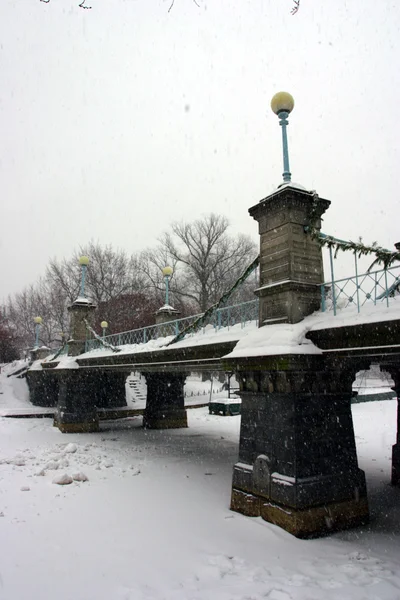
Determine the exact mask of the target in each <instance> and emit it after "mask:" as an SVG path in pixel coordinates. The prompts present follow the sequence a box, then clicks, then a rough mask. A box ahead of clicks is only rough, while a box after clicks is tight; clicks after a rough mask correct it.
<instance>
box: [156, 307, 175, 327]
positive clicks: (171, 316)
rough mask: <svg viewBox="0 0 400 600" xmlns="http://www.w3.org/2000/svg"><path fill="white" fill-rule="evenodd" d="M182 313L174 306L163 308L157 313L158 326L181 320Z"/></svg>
mask: <svg viewBox="0 0 400 600" xmlns="http://www.w3.org/2000/svg"><path fill="white" fill-rule="evenodd" d="M180 314H181V313H180V312H179V310H177V309H176V308H173V307H172V306H162V307H161V308H159V309H158V311H157V312H156V325H161V324H162V323H168V322H170V321H176V320H177V319H179V315H180Z"/></svg>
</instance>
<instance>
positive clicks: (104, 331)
mask: <svg viewBox="0 0 400 600" xmlns="http://www.w3.org/2000/svg"><path fill="white" fill-rule="evenodd" d="M100 327H101V328H102V330H103V338H105V337H106V329H107V327H108V323H107V321H102V322H101V323H100Z"/></svg>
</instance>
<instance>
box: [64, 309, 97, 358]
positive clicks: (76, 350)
mask: <svg viewBox="0 0 400 600" xmlns="http://www.w3.org/2000/svg"><path fill="white" fill-rule="evenodd" d="M95 309H96V306H95V305H94V304H92V303H91V302H90V301H89V300H87V299H86V298H78V299H77V300H75V302H74V303H73V304H71V306H69V307H68V312H69V316H70V324H69V332H70V333H69V340H68V354H69V355H70V356H78V355H79V354H82V353H83V352H84V351H85V342H86V339H87V337H88V331H87V329H86V324H85V321H84V319H86V320H87V321H88V322H89V323H90V324H91V325H92V321H93V313H94V311H95Z"/></svg>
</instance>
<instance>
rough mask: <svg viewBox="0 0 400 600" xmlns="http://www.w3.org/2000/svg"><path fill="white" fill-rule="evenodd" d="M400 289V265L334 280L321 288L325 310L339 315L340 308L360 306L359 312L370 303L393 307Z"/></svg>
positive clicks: (322, 306) (323, 309)
mask: <svg viewBox="0 0 400 600" xmlns="http://www.w3.org/2000/svg"><path fill="white" fill-rule="evenodd" d="M399 289H400V266H396V267H389V268H388V269H380V270H378V271H367V272H366V273H362V274H359V273H358V272H357V269H356V273H355V275H353V276H352V277H345V278H343V279H334V277H333V278H332V279H331V281H328V282H325V283H323V284H322V285H321V310H322V312H325V311H327V310H332V311H333V314H334V315H336V314H337V311H338V310H339V309H343V308H346V307H348V306H356V307H357V311H358V312H360V310H361V308H362V307H363V306H364V305H365V304H367V303H369V304H370V303H372V304H381V303H383V304H384V306H389V303H390V300H391V299H393V298H394V297H395V296H396V295H397V294H398V293H399Z"/></svg>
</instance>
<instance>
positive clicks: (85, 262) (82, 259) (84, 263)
mask: <svg viewBox="0 0 400 600" xmlns="http://www.w3.org/2000/svg"><path fill="white" fill-rule="evenodd" d="M79 264H80V265H81V267H82V275H81V291H80V294H79V295H80V296H81V297H82V298H84V297H85V279H86V269H87V266H88V264H89V257H88V256H81V257H80V258H79Z"/></svg>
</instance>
